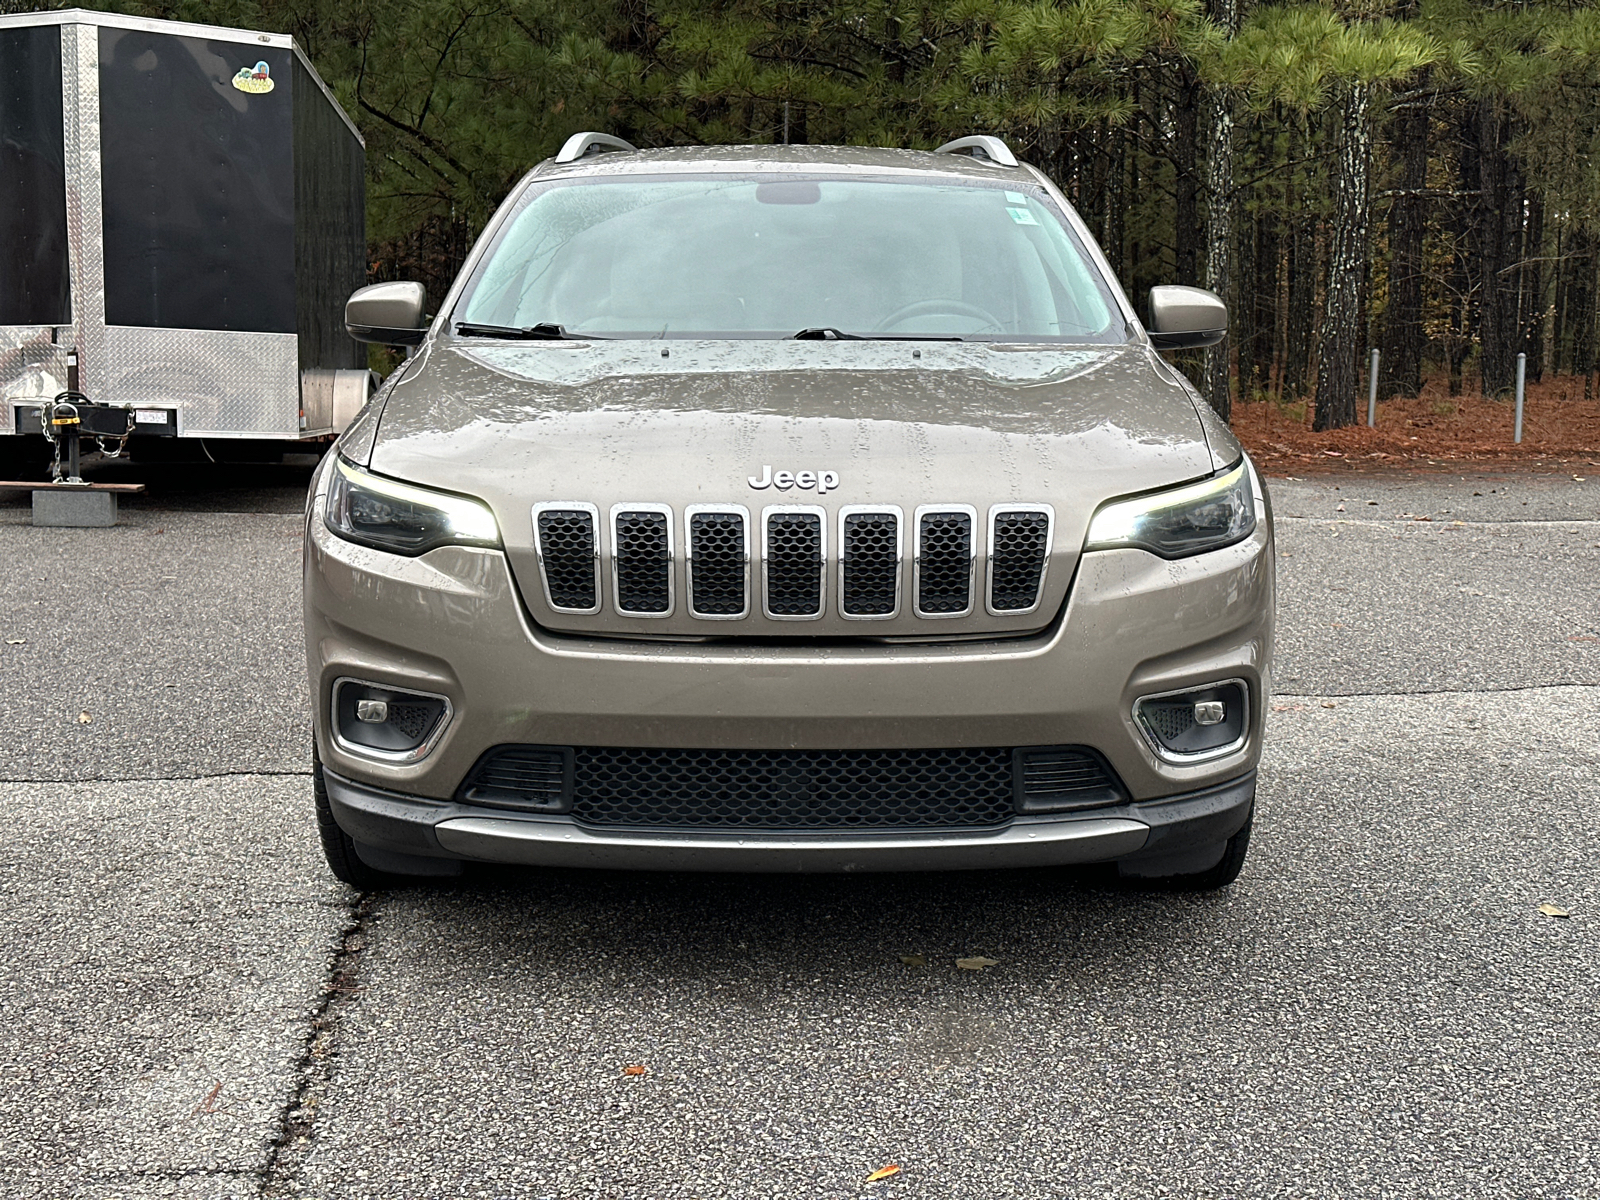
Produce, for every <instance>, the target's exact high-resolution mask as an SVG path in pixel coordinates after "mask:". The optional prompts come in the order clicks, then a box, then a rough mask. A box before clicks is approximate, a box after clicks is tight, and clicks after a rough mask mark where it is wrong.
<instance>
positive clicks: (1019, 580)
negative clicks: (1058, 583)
mask: <svg viewBox="0 0 1600 1200" xmlns="http://www.w3.org/2000/svg"><path fill="white" fill-rule="evenodd" d="M1049 532H1050V518H1049V517H1048V516H1047V515H1046V514H1044V513H1041V512H1001V513H996V514H995V518H994V556H993V558H991V559H990V562H989V604H990V606H991V607H993V608H994V610H995V611H996V612H1016V611H1021V610H1023V609H1029V608H1032V607H1033V606H1034V605H1035V604H1037V603H1038V602H1039V583H1040V580H1042V579H1043V577H1044V559H1045V553H1046V550H1047V549H1048V547H1047V546H1046V545H1045V542H1046V540H1047V539H1048V537H1049Z"/></svg>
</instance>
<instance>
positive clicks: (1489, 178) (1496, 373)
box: [1478, 98, 1522, 397]
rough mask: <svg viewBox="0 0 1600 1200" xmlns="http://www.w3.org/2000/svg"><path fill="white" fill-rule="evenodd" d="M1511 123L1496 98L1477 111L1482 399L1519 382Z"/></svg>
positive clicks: (1518, 221) (1518, 234) (1517, 205)
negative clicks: (1517, 379) (1517, 380)
mask: <svg viewBox="0 0 1600 1200" xmlns="http://www.w3.org/2000/svg"><path fill="white" fill-rule="evenodd" d="M1510 135H1511V130H1510V121H1509V120H1508V119H1507V117H1506V115H1505V114H1504V113H1502V112H1501V111H1500V106H1499V103H1498V101H1496V100H1495V99H1493V98H1490V99H1486V100H1482V101H1480V102H1479V108H1478V187H1479V190H1480V195H1479V197H1478V263H1479V268H1480V271H1481V280H1482V282H1481V283H1480V285H1479V296H1480V298H1479V302H1478V346H1479V363H1478V386H1479V389H1480V390H1481V391H1482V393H1483V395H1484V396H1487V397H1494V396H1496V395H1499V394H1500V393H1502V392H1505V391H1508V390H1509V389H1510V388H1511V387H1512V386H1513V385H1514V384H1515V382H1516V354H1517V346H1518V345H1519V343H1520V342H1521V341H1522V336H1521V335H1522V330H1521V329H1520V328H1519V327H1518V320H1517V300H1518V296H1519V293H1520V291H1521V287H1520V286H1519V280H1520V276H1521V271H1520V269H1519V267H1518V262H1519V260H1520V258H1521V250H1522V245H1521V242H1522V189H1521V186H1520V184H1521V180H1520V178H1519V175H1518V172H1517V169H1516V164H1515V163H1514V162H1513V161H1512V159H1511V151H1510V147H1509V143H1510V140H1511V137H1510Z"/></svg>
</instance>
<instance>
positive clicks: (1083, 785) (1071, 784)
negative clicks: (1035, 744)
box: [1016, 746, 1127, 813]
mask: <svg viewBox="0 0 1600 1200" xmlns="http://www.w3.org/2000/svg"><path fill="white" fill-rule="evenodd" d="M1016 753H1017V808H1018V809H1019V810H1020V811H1022V812H1025V813H1047V812H1075V811H1077V810H1078V809H1084V808H1101V807H1103V806H1105V805H1107V804H1120V803H1121V802H1122V801H1124V800H1126V799H1127V795H1126V793H1125V792H1123V790H1122V785H1121V784H1120V783H1119V782H1118V781H1117V776H1116V773H1115V772H1114V771H1112V769H1111V767H1110V765H1109V764H1108V763H1107V762H1106V761H1105V760H1104V759H1103V758H1101V757H1100V756H1099V755H1098V754H1096V753H1095V752H1094V751H1093V750H1091V749H1089V748H1088V747H1087V746H1050V747H1043V748H1039V749H1028V750H1018V751H1017V752H1016Z"/></svg>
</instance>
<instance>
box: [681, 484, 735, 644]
mask: <svg viewBox="0 0 1600 1200" xmlns="http://www.w3.org/2000/svg"><path fill="white" fill-rule="evenodd" d="M729 517H737V518H738V519H739V541H740V544H741V545H742V547H743V550H742V561H741V562H740V564H739V567H738V571H737V578H738V586H739V597H740V606H739V608H738V609H737V611H734V612H711V611H701V610H700V609H699V608H697V607H696V603H697V597H696V594H695V575H696V572H697V570H702V571H703V572H704V573H705V574H706V576H707V578H706V579H705V580H704V581H702V587H701V595H700V596H699V597H698V599H700V600H707V596H708V593H709V588H708V586H707V585H709V584H710V583H711V582H712V579H711V576H712V574H713V573H715V574H720V575H722V576H723V577H724V578H723V579H722V580H721V581H719V582H717V584H716V586H717V587H719V588H726V587H727V586H728V584H727V580H726V576H727V574H728V571H727V569H726V564H722V563H718V564H715V565H713V564H712V563H711V561H710V557H709V556H708V555H707V554H706V553H705V552H704V550H703V549H702V543H703V541H704V539H703V538H702V537H701V536H700V534H701V532H702V531H703V530H704V531H705V532H707V533H709V532H710V529H709V528H708V527H709V526H712V525H713V524H717V525H723V526H724V527H725V526H726V524H727V521H726V519H727V518H729ZM718 518H722V519H723V520H722V521H718V520H717V519H718ZM750 542H751V536H750V510H749V509H748V508H746V507H745V506H744V505H742V504H691V505H689V506H688V507H687V508H685V509H684V510H683V543H684V590H685V591H686V592H687V600H686V603H687V605H688V609H689V615H690V616H691V617H694V618H695V619H696V620H699V621H742V620H743V619H744V618H745V617H748V616H749V615H750ZM707 603H708V606H709V605H710V604H712V603H720V604H721V606H722V607H726V606H727V605H726V602H725V601H709V600H707Z"/></svg>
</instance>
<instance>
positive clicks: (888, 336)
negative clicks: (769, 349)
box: [790, 325, 966, 342]
mask: <svg viewBox="0 0 1600 1200" xmlns="http://www.w3.org/2000/svg"><path fill="white" fill-rule="evenodd" d="M790 340H791V341H795V342H960V341H965V340H966V339H964V338H961V337H958V336H957V335H956V334H953V333H846V332H845V331H844V330H842V329H835V328H834V327H833V326H832V325H819V326H817V327H816V328H814V329H802V330H801V331H800V332H799V333H797V334H794V335H793V336H792V337H791V338H790Z"/></svg>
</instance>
